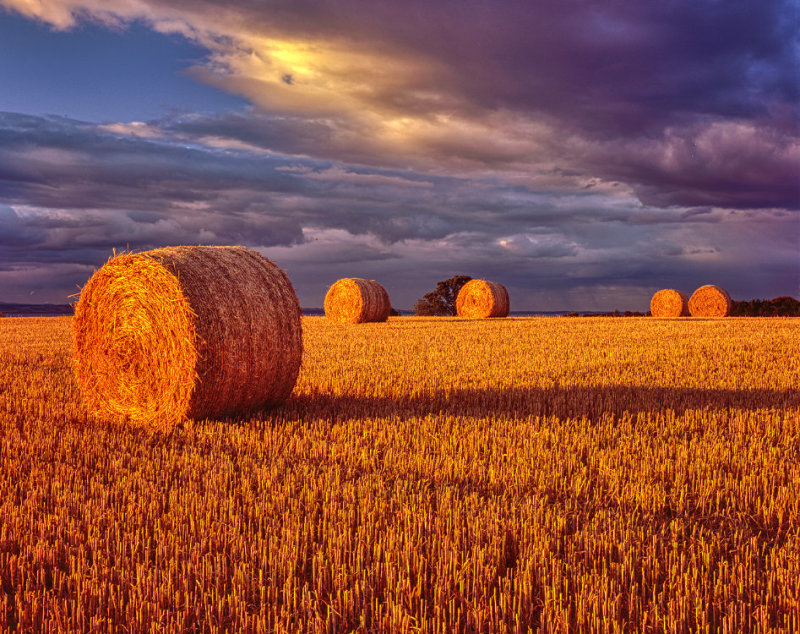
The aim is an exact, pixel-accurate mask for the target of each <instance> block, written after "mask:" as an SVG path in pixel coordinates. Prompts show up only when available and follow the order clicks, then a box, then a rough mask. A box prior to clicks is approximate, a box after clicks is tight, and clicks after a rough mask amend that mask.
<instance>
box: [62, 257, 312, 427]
mask: <svg viewBox="0 0 800 634" xmlns="http://www.w3.org/2000/svg"><path fill="white" fill-rule="evenodd" d="M72 336H73V361H74V369H75V376H76V379H77V383H78V386H79V387H80V391H81V395H82V397H83V401H84V404H85V406H86V408H87V410H88V411H89V412H90V413H92V414H93V415H95V416H97V417H100V418H103V419H109V420H115V421H130V422H132V423H135V424H138V425H141V426H144V427H148V428H162V429H168V428H170V427H172V426H173V425H175V424H177V423H178V422H180V421H181V420H183V419H186V418H209V417H218V416H225V415H235V414H242V413H245V412H248V411H252V410H254V409H259V408H262V407H265V406H268V405H274V404H277V403H280V402H282V401H284V400H285V399H286V398H287V397H288V396H289V394H290V393H291V391H292V389H293V388H294V384H295V382H296V381H297V375H298V372H299V369H300V361H301V357H302V351H303V342H302V331H301V325H300V305H299V303H298V301H297V296H296V295H295V293H294V289H293V288H292V285H291V282H289V279H288V278H287V277H286V275H285V274H284V273H283V272H282V271H281V270H280V269H279V268H278V267H277V266H275V264H273V263H272V262H270V261H269V260H268V259H266V258H264V257H262V256H261V255H259V254H258V253H256V252H254V251H250V250H248V249H245V248H242V247H168V248H164V249H156V250H154V251H147V252H144V253H137V254H132V253H126V254H123V255H118V256H116V257H114V258H112V259H111V260H109V261H108V262H107V263H106V264H105V266H103V267H102V268H100V269H99V270H98V271H97V272H95V274H94V275H93V276H92V278H91V279H90V280H89V281H88V282H87V283H86V285H85V286H84V287H83V290H82V291H81V295H80V299H79V300H78V304H77V306H76V307H75V317H74V320H73V333H72Z"/></svg>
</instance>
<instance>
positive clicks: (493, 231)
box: [0, 0, 800, 309]
mask: <svg viewBox="0 0 800 634" xmlns="http://www.w3.org/2000/svg"><path fill="white" fill-rule="evenodd" d="M0 4H5V5H7V6H12V7H16V8H17V9H18V10H20V11H21V12H23V13H26V14H28V15H36V16H37V17H40V18H42V19H44V20H46V21H49V22H51V23H52V24H54V25H57V26H59V27H62V28H66V27H69V26H70V24H71V23H72V22H73V21H74V16H75V15H80V16H90V17H91V18H93V19H96V20H100V21H101V22H103V21H104V22H111V23H114V24H117V25H118V26H119V25H121V24H124V23H125V22H126V21H130V20H132V19H143V20H144V21H145V22H148V23H150V24H152V25H154V27H155V28H157V29H159V30H161V31H162V32H175V31H179V32H181V33H183V34H184V35H186V36H187V37H189V38H190V39H193V40H194V41H196V42H199V43H201V44H202V45H203V46H205V47H206V48H207V50H208V51H209V56H208V59H206V60H203V61H201V62H197V64H196V66H195V67H193V68H191V69H189V70H187V73H188V74H189V75H190V76H192V77H195V78H199V79H201V80H203V81H206V82H208V83H210V84H212V85H214V86H217V87H220V88H222V89H223V90H226V91H229V92H232V93H236V94H238V95H242V96H244V97H245V98H247V99H248V100H249V101H250V102H251V103H252V104H253V105H252V108H249V109H246V110H241V111H238V112H223V113H218V114H216V115H214V116H203V115H199V114H193V113H188V114H184V115H180V116H173V117H170V118H166V119H164V120H160V121H149V122H127V123H125V122H117V123H113V122H111V123H109V122H106V124H105V125H97V124H89V123H81V122H77V121H71V120H68V119H59V118H37V117H25V116H21V115H4V116H2V117H0V204H4V205H5V207H0V220H1V221H2V223H0V250H2V252H1V253H0V256H2V258H3V260H4V262H5V264H4V266H5V270H6V271H7V272H8V274H7V275H5V276H4V275H2V274H0V286H3V285H5V287H6V288H10V286H8V285H9V284H10V283H12V282H13V284H15V285H16V286H14V288H18V289H19V291H18V292H20V293H22V292H24V288H25V282H24V281H21V280H28V281H39V282H41V283H43V284H45V286H47V283H46V279H47V276H46V273H45V271H46V269H47V267H48V266H51V263H55V262H59V261H60V262H62V263H64V262H66V263H67V265H65V270H69V271H71V273H70V275H73V276H76V277H79V276H81V275H86V274H87V271H89V270H90V269H91V266H92V265H97V264H99V263H101V262H102V261H103V260H104V259H105V257H107V255H108V251H109V250H110V247H111V246H124V245H126V244H129V245H130V246H131V247H134V248H149V247H153V246H160V245H162V244H168V243H176V242H183V243H189V244H192V243H206V244H224V243H240V244H247V245H250V246H253V247H257V248H259V249H260V250H262V252H265V253H266V254H267V255H269V256H270V257H275V258H276V259H277V260H278V261H279V262H280V263H281V264H282V265H284V263H285V266H286V267H287V268H288V269H289V270H290V272H291V275H292V279H293V281H295V286H296V287H297V288H298V291H299V292H300V296H301V302H303V303H304V304H305V305H319V302H318V301H317V300H318V298H319V296H320V294H321V293H323V294H324V288H325V286H326V284H329V283H330V282H332V281H334V279H335V277H333V276H337V275H338V276H353V275H356V276H361V277H372V278H377V279H382V280H386V283H387V287H389V286H391V287H392V289H390V291H391V292H392V297H393V302H394V301H395V300H396V305H398V306H400V307H409V306H411V305H412V304H413V301H414V299H416V298H417V297H420V296H421V294H422V293H423V292H425V291H426V290H429V288H430V287H431V286H432V284H433V283H435V281H436V280H437V279H443V278H444V277H447V276H449V275H452V274H456V273H466V274H470V275H474V276H476V277H489V278H492V279H497V280H498V281H502V282H504V283H506V284H507V285H508V286H509V287H510V289H512V291H513V293H514V296H515V297H522V298H524V299H523V300H522V301H523V302H524V304H523V305H520V304H519V303H518V304H517V307H521V308H537V307H543V306H541V305H546V306H547V307H550V308H565V309H592V308H597V309H608V308H617V307H618V308H626V307H630V308H639V309H642V308H646V302H647V300H648V299H649V294H650V293H651V292H652V291H653V290H656V288H657V287H659V286H662V285H663V286H668V285H669V286H674V287H676V288H681V289H683V290H685V291H687V292H691V291H692V290H693V288H695V287H696V286H698V285H700V284H702V283H707V282H715V283H720V284H722V285H723V286H726V287H728V289H729V290H730V291H731V292H732V293H733V294H734V296H735V297H737V298H742V299H746V298H749V297H752V296H755V295H756V294H764V295H769V294H773V295H775V294H786V293H797V292H798V290H800V286H798V283H799V282H800V279H798V278H800V273H799V272H798V266H797V255H796V253H797V244H798V239H799V238H800V218H799V217H798V211H797V210H798V208H799V207H800V205H798V202H799V201H800V185H799V183H800V181H799V179H798V178H797V175H798V171H799V170H800V142H799V141H798V107H797V106H798V98H799V96H800V95H799V94H798V93H799V92H800V91H798V79H797V66H798V64H797V62H798V60H797V51H798V38H797V28H796V25H797V18H798V11H797V3H796V2H794V1H793V0H764V1H756V0H750V1H746V0H745V1H742V2H722V1H719V0H699V1H693V2H689V1H688V0H679V1H676V2H660V3H659V2H641V1H639V0H612V1H609V2H594V1H589V0H572V1H569V2H564V1H556V0H539V1H537V2H535V3H531V2H523V1H522V0H509V1H508V2H503V3H486V2H482V1H479V0H458V1H456V0H441V1H439V2H430V1H427V2H423V1H422V0H409V1H408V2H403V3H398V2H394V1H390V0H371V1H370V2H366V1H356V0H348V1H345V2H341V1H335V2H334V1H333V0H330V1H323V0H314V1H312V0H299V1H297V0H291V1H290V0H282V1H271V2H267V3H265V2H261V1H258V2H256V1H255V0H253V1H248V0H234V2H231V3H227V4H226V9H225V11H220V9H219V5H218V3H213V2H205V1H197V0H192V2H189V1H188V0H181V1H177V2H176V1H174V0H170V1H169V2H166V1H164V2H159V1H157V0H145V1H143V2H138V3H130V4H121V5H120V6H118V7H113V8H111V9H109V8H108V5H107V4H105V3H101V2H99V0H53V1H52V2H49V3H46V4H42V3H39V4H35V5H34V4H31V3H26V2H23V1H22V0H0ZM288 78H291V80H290V81H289V80H288ZM59 258H60V260H59ZM26 267H27V268H26ZM70 267H71V268H70ZM743 269H746V270H743ZM26 271H27V272H26ZM401 272H402V273H401ZM63 274H64V273H63V272H62V275H63ZM332 277H333V279H329V278H332ZM31 283H33V282H31ZM60 283H63V280H62V281H61V282H60ZM53 288H55V286H54V287H53ZM642 297H644V301H642ZM615 298H616V299H615ZM637 302H639V303H637Z"/></svg>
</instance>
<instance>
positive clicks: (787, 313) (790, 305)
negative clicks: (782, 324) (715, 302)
mask: <svg viewBox="0 0 800 634" xmlns="http://www.w3.org/2000/svg"><path fill="white" fill-rule="evenodd" d="M731 315H734V316H735V317H797V316H800V301H797V300H796V299H794V298H793V297H786V296H784V297H776V298H775V299H751V300H750V301H749V302H748V301H745V302H733V304H732V306H731Z"/></svg>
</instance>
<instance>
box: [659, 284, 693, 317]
mask: <svg viewBox="0 0 800 634" xmlns="http://www.w3.org/2000/svg"><path fill="white" fill-rule="evenodd" d="M650 314H651V315H652V316H653V317H688V316H689V298H688V297H687V296H686V293H684V292H682V291H676V290H675V289H673V288H664V289H662V290H660V291H658V292H657V293H656V294H655V295H653V299H651V300H650Z"/></svg>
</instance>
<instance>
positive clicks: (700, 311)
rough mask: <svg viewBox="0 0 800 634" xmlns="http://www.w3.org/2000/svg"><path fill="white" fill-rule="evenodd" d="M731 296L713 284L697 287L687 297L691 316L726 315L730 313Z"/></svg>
mask: <svg viewBox="0 0 800 634" xmlns="http://www.w3.org/2000/svg"><path fill="white" fill-rule="evenodd" d="M731 304H732V302H731V296H730V295H728V293H727V292H726V291H725V290H724V289H722V288H720V287H719V286H714V285H713V284H706V285H705V286H701V287H700V288H698V289H697V290H696V291H695V292H694V293H692V296H691V297H690V298H689V312H690V313H691V314H692V317H727V316H728V315H730V313H731Z"/></svg>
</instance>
